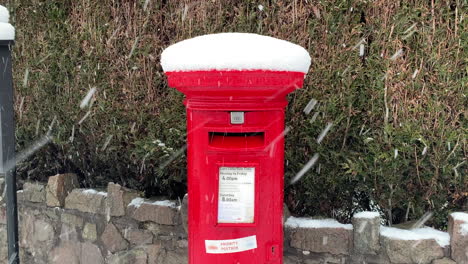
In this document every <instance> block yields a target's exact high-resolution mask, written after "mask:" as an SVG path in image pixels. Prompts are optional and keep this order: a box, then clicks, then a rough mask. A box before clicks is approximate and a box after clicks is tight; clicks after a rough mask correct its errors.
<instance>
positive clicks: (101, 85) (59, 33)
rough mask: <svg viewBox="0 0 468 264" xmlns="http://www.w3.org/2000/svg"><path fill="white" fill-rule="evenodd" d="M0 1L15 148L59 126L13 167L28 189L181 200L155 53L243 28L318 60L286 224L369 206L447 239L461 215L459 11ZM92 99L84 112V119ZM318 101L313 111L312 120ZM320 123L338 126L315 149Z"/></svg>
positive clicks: (298, 123)
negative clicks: (59, 183) (71, 185)
mask: <svg viewBox="0 0 468 264" xmlns="http://www.w3.org/2000/svg"><path fill="white" fill-rule="evenodd" d="M0 3H1V4H3V5H6V6H7V7H8V8H9V9H10V11H11V13H12V14H11V16H12V17H11V23H12V24H13V25H15V26H16V34H17V37H16V45H15V47H14V77H15V89H16V99H15V100H16V106H15V107H16V114H17V141H18V146H17V147H18V149H19V150H21V149H24V148H25V147H27V146H28V145H30V144H31V143H32V142H33V141H34V140H36V139H38V138H40V137H41V136H42V135H44V134H45V133H46V132H47V130H48V129H49V126H50V124H51V122H52V121H53V119H54V118H55V119H56V122H55V125H54V129H53V133H54V135H55V137H54V140H53V143H51V144H49V145H47V146H46V147H44V148H43V149H41V150H40V151H39V152H37V153H36V154H35V155H34V156H32V157H30V158H29V159H28V160H27V161H25V162H23V163H22V164H20V165H19V167H18V171H19V176H20V177H21V179H22V180H26V179H28V180H38V181H45V180H46V179H47V177H48V176H51V175H54V174H56V173H60V172H75V173H77V174H78V175H79V176H80V178H81V179H82V186H84V187H95V188H99V187H104V186H106V184H107V182H109V181H114V182H118V183H121V184H123V185H125V186H128V187H130V188H136V189H139V190H142V191H145V194H146V195H147V196H152V195H165V196H170V197H171V198H176V197H180V196H182V195H183V194H184V193H185V191H186V168H185V165H186V163H185V159H186V157H185V155H183V154H182V155H180V156H178V157H177V158H176V159H175V160H174V161H173V162H171V163H170V164H169V165H168V166H166V167H164V168H163V169H161V168H160V165H161V164H164V163H165V162H166V161H167V160H168V159H169V158H170V157H171V156H173V155H174V154H175V153H176V152H177V151H178V150H179V149H180V148H182V147H183V146H184V144H185V113H184V107H183V105H182V100H183V95H182V94H180V93H179V92H177V91H176V90H174V89H171V88H169V87H167V84H166V81H165V77H164V74H163V72H162V69H161V65H160V54H161V52H162V51H163V49H164V48H166V47H167V46H168V45H170V44H172V43H175V42H178V41H180V40H183V39H187V38H190V37H194V36H198V35H202V34H208V33H216V32H232V31H237V32H252V33H259V34H264V35H269V36H273V37H277V38H280V39H285V40H289V41H291V42H294V43H297V44H299V45H301V46H303V47H305V48H306V49H308V50H309V52H310V54H311V57H312V65H311V68H310V72H309V73H308V75H307V79H306V81H305V87H304V88H303V89H301V90H299V91H297V92H295V93H294V94H292V95H291V96H290V97H289V99H290V100H289V101H290V104H289V106H288V108H287V125H288V126H290V127H291V131H290V132H289V133H288V135H287V137H286V148H285V149H286V160H285V168H286V171H285V177H286V179H287V180H289V179H291V178H292V177H294V175H295V174H296V173H297V172H298V171H299V170H300V169H301V168H302V167H303V166H304V164H305V163H307V161H308V160H309V159H310V158H311V157H312V156H313V155H314V153H319V154H320V159H319V161H318V163H317V165H316V166H315V167H314V168H313V169H311V170H310V171H309V172H308V173H307V174H306V175H305V176H304V177H303V178H302V179H301V181H300V182H299V183H298V184H295V185H292V186H287V187H286V194H285V201H286V203H287V204H288V206H289V208H290V210H291V211H292V212H293V214H296V215H301V216H305V215H309V216H333V217H336V218H338V219H340V220H342V221H347V220H349V216H350V214H352V213H353V212H355V211H356V210H363V209H374V210H380V211H381V212H382V213H384V214H385V215H386V218H387V220H389V219H390V218H391V220H392V222H393V223H400V222H403V221H405V220H414V219H418V218H419V217H421V216H422V215H423V214H424V213H425V212H427V211H433V212H434V213H435V214H434V217H433V219H432V220H431V221H430V222H429V223H430V224H432V225H435V226H437V227H440V228H443V227H444V225H445V221H446V217H447V213H449V212H451V211H454V210H467V203H468V201H467V196H468V181H467V164H466V157H467V142H466V139H467V122H466V114H467V108H466V105H467V99H466V92H467V89H466V81H467V71H468V68H467V51H466V48H467V47H466V45H467V43H468V38H467V27H466V25H467V22H466V21H467V18H466V15H467V13H466V1H463V0H452V1H436V0H424V1H422V0H412V1H388V0H376V1H365V0H361V1H351V0H349V1H317V0H315V1H311V0H291V1H286V0H270V1H267V0H264V1H248V0H203V1H201V0H198V1H197V0H185V1H183V0H150V1H149V2H148V5H147V7H146V9H145V3H144V1H129V0H128V1H124V0H120V1H119V0H80V1H72V0H43V1H39V0H3V1H0ZM258 5H263V6H264V9H263V10H260V9H259V8H258ZM464 5H465V6H464ZM361 40H363V41H361ZM360 42H361V43H363V44H364V45H365V53H364V56H362V57H361V56H359V43H360ZM132 50H133V51H132ZM399 50H401V56H396V57H397V58H396V59H394V60H393V59H391V58H392V56H393V55H394V54H395V53H397V52H398V51H399ZM415 71H417V73H415ZM413 75H414V78H413ZM91 87H96V88H97V90H98V91H97V93H96V95H95V96H94V99H93V101H92V104H91V106H89V107H87V108H85V109H80V108H79V107H78V105H79V103H80V101H81V100H82V98H83V97H84V96H85V95H86V94H87V92H88V91H89V89H90V88H91ZM312 98H315V99H317V100H318V101H319V105H318V107H316V108H315V109H314V111H313V112H312V113H311V114H309V115H306V114H304V113H303V109H304V107H305V106H306V105H307V103H308V102H309V100H311V99H312ZM88 111H89V116H88V118H87V119H86V120H85V121H84V122H82V123H81V124H78V121H79V120H81V119H82V118H83V116H85V114H86V113H87V112H88ZM316 112H318V115H317V116H316V120H315V121H314V122H311V121H310V120H311V118H312V116H313V115H314V114H315V113H316ZM387 112H388V114H386V113H387ZM328 122H333V124H334V126H333V127H332V129H331V131H330V133H329V134H328V135H327V136H326V137H325V139H324V141H323V142H322V143H321V144H317V143H316V138H317V136H318V135H319V134H320V132H321V131H322V129H323V128H324V127H325V126H326V124H327V123H328ZM106 142H108V144H106ZM425 147H426V151H424V148H425ZM395 149H397V150H398V155H397V157H395ZM424 152H425V153H424Z"/></svg>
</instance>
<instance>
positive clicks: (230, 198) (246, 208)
mask: <svg viewBox="0 0 468 264" xmlns="http://www.w3.org/2000/svg"><path fill="white" fill-rule="evenodd" d="M218 178H219V187H218V223H245V224H250V223H254V219H255V167H220V168H219V176H218Z"/></svg>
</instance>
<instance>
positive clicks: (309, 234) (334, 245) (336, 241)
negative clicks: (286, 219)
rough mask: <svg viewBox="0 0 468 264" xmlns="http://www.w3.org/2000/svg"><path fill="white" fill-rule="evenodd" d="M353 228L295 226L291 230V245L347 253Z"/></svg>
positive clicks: (319, 250)
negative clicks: (294, 228)
mask: <svg viewBox="0 0 468 264" xmlns="http://www.w3.org/2000/svg"><path fill="white" fill-rule="evenodd" d="M352 237H353V230H349V229H344V228H297V229H296V230H294V231H292V232H291V247H293V248H297V249H301V250H309V251H312V252H317V253H331V254H343V255H349V253H350V247H351V244H352Z"/></svg>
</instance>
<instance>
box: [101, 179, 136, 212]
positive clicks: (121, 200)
mask: <svg viewBox="0 0 468 264" xmlns="http://www.w3.org/2000/svg"><path fill="white" fill-rule="evenodd" d="M107 194H108V198H107V206H108V207H109V212H110V215H111V216H123V215H125V213H126V208H127V205H128V204H129V203H130V202H131V201H132V200H133V199H135V198H137V197H139V194H138V192H136V191H133V190H130V189H127V188H125V187H122V186H120V185H119V184H115V183H112V182H111V183H109V184H108V185H107Z"/></svg>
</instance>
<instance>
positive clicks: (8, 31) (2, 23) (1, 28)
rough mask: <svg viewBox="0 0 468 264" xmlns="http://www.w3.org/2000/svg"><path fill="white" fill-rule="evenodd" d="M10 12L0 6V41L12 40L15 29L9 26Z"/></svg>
mask: <svg viewBox="0 0 468 264" xmlns="http://www.w3.org/2000/svg"><path fill="white" fill-rule="evenodd" d="M9 21H10V12H8V9H7V8H6V7H4V6H2V5H0V40H14V39H15V28H14V27H13V26H12V25H11V24H9V23H8V22H9Z"/></svg>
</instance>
